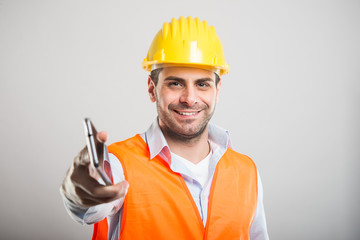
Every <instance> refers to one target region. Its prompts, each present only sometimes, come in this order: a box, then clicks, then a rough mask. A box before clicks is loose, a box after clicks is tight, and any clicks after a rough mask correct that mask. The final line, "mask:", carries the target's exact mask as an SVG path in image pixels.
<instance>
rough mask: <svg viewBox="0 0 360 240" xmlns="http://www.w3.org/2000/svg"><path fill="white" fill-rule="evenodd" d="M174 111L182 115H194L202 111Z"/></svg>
mask: <svg viewBox="0 0 360 240" xmlns="http://www.w3.org/2000/svg"><path fill="white" fill-rule="evenodd" d="M174 112H176V113H178V114H180V115H182V116H192V115H195V114H198V113H199V112H200V111H196V112H180V111H176V110H174Z"/></svg>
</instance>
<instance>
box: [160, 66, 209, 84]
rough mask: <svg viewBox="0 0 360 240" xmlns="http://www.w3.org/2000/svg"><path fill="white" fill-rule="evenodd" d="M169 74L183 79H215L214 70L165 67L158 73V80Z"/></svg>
mask: <svg viewBox="0 0 360 240" xmlns="http://www.w3.org/2000/svg"><path fill="white" fill-rule="evenodd" d="M169 76H174V77H178V78H182V79H185V80H196V79H201V78H211V79H212V80H214V81H215V73H214V72H212V71H209V70H205V69H200V68H192V67H165V68H163V70H162V71H161V72H160V74H159V80H162V79H165V78H167V77H169Z"/></svg>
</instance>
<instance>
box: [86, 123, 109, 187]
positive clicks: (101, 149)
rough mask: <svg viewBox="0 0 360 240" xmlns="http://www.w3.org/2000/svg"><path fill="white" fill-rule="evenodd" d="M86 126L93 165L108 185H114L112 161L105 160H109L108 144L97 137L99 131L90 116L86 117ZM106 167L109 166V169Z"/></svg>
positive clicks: (88, 147)
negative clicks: (112, 180)
mask: <svg viewBox="0 0 360 240" xmlns="http://www.w3.org/2000/svg"><path fill="white" fill-rule="evenodd" d="M84 127H85V135H86V145H87V149H88V152H89V156H90V162H91V165H92V166H93V167H94V168H95V169H96V171H97V172H98V173H99V175H100V176H101V178H102V180H103V181H104V183H105V184H106V185H112V182H111V175H110V174H111V169H110V162H107V163H106V162H105V161H106V160H109V152H108V150H107V146H106V144H104V143H103V142H100V141H99V140H98V139H97V131H96V129H95V127H94V124H93V123H92V122H91V120H90V119H89V118H85V119H84ZM105 164H106V165H107V166H106V167H105ZM105 168H107V169H106V170H107V171H106V170H105Z"/></svg>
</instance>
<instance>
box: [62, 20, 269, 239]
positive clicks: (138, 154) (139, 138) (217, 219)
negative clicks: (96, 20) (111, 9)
mask: <svg viewBox="0 0 360 240" xmlns="http://www.w3.org/2000/svg"><path fill="white" fill-rule="evenodd" d="M143 67H144V69H146V70H148V71H151V74H150V76H149V78H148V93H149V97H150V100H151V101H152V102H155V103H156V106H157V112H158V118H157V119H156V120H155V122H154V123H153V124H152V125H151V127H150V128H149V129H148V130H147V131H146V132H145V133H143V134H141V135H136V136H135V137H132V138H130V139H127V140H125V141H122V142H119V143H114V144H112V145H110V146H109V152H110V165H111V168H112V174H113V181H114V185H112V186H103V185H101V184H100V183H99V182H98V181H97V180H96V179H97V177H96V174H94V172H93V170H92V168H91V167H90V164H89V156H88V153H87V149H86V148H84V149H83V150H82V151H81V152H80V153H79V155H78V156H77V157H76V158H75V159H74V164H73V165H72V166H71V167H70V169H69V170H68V172H67V174H66V177H65V179H64V181H63V184H62V188H61V192H62V195H63V199H64V203H65V206H66V209H67V210H68V212H69V214H70V215H71V216H72V217H73V218H74V219H75V220H76V221H78V222H80V223H87V224H92V223H96V224H95V227H94V234H93V239H107V238H108V239H120V238H121V239H251V240H254V239H256V240H260V239H261V240H262V239H268V234H267V230H266V223H265V214H264V209H263V203H262V185H261V181H260V178H259V176H258V172H257V170H256V166H255V164H254V163H253V162H252V160H251V159H250V158H248V157H247V156H245V155H242V154H240V153H237V152H235V151H234V150H232V149H231V144H230V138H229V134H228V132H227V131H225V130H223V129H222V128H220V127H217V126H215V125H213V124H211V123H209V121H210V119H211V117H212V115H213V113H214V110H215V106H216V103H217V102H218V97H219V92H220V87H221V79H220V76H221V75H223V74H226V73H227V72H228V65H227V64H226V62H225V58H224V55H223V49H222V46H221V43H220V40H219V38H218V36H217V35H216V32H215V29H214V28H213V27H209V26H208V24H207V22H206V21H203V22H201V21H200V20H199V19H198V18H195V19H192V18H191V17H189V18H187V19H185V18H183V17H181V18H180V19H179V20H177V19H173V20H172V22H171V23H165V24H164V26H163V28H162V30H160V31H159V32H158V34H157V35H156V36H155V39H154V40H153V43H152V45H151V47H150V49H149V52H148V55H147V57H146V58H145V60H144V62H143ZM98 138H99V139H100V140H101V141H104V142H105V141H106V138H107V135H106V133H104V132H101V133H99V134H98ZM103 219H104V220H103Z"/></svg>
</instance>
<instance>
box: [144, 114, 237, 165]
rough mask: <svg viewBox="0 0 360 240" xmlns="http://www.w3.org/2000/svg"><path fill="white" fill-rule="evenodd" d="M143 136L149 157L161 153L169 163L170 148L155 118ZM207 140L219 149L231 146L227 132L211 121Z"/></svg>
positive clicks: (151, 157)
mask: <svg viewBox="0 0 360 240" xmlns="http://www.w3.org/2000/svg"><path fill="white" fill-rule="evenodd" d="M144 138H145V141H146V143H147V145H148V146H149V150H150V159H153V158H155V157H156V156H157V155H161V157H162V158H163V159H164V160H165V161H167V163H168V164H169V165H171V154H170V148H169V145H168V144H167V142H166V139H165V137H164V135H163V133H162V131H161V129H160V126H159V123H158V119H157V118H156V120H155V121H154V122H153V123H152V124H151V126H150V127H149V129H148V130H147V131H146V132H145V133H144ZM209 140H210V142H211V143H213V144H215V145H216V146H217V147H220V148H221V149H226V148H232V146H231V140H230V135H229V132H228V131H227V130H225V129H223V128H221V127H218V126H216V125H215V124H212V123H209Z"/></svg>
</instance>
